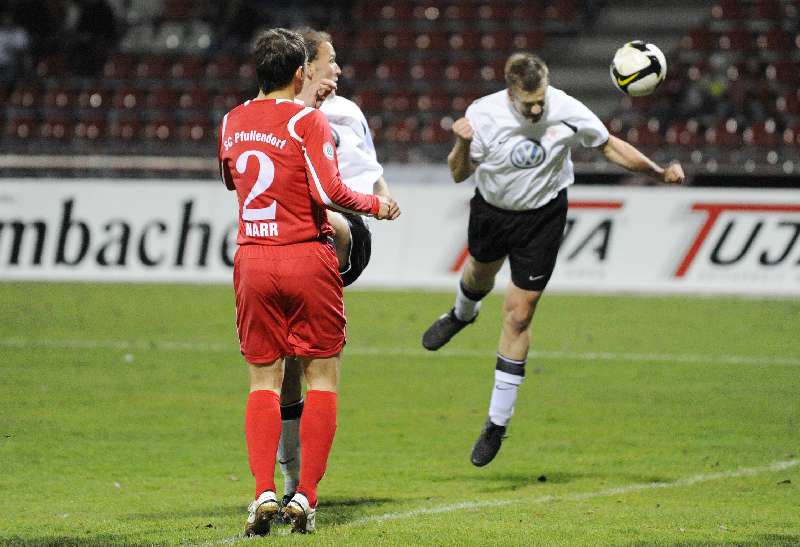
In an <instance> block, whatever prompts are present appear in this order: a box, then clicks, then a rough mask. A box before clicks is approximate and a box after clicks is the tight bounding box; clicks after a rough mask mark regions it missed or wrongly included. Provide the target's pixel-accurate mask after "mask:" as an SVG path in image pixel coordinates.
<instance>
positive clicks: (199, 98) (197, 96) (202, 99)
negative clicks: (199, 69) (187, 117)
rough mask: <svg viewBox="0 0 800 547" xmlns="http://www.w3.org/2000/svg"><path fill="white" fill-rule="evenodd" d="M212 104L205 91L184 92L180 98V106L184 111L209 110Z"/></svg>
mask: <svg viewBox="0 0 800 547" xmlns="http://www.w3.org/2000/svg"><path fill="white" fill-rule="evenodd" d="M210 104H211V102H210V99H209V96H208V92H207V91H206V90H205V89H200V88H196V89H192V90H187V91H184V92H183V93H181V94H180V97H178V106H179V107H180V108H181V109H182V110H187V111H197V110H208V107H209V106H210Z"/></svg>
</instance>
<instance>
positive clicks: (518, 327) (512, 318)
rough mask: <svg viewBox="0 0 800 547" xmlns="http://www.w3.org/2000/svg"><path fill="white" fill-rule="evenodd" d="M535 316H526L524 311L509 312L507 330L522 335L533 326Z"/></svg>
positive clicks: (506, 317) (506, 315)
mask: <svg viewBox="0 0 800 547" xmlns="http://www.w3.org/2000/svg"><path fill="white" fill-rule="evenodd" d="M532 318H533V314H526V313H525V312H524V311H523V310H516V309H514V310H509V311H507V312H506V314H505V317H504V322H505V326H506V329H507V330H509V331H511V332H512V333H513V334H522V333H524V332H526V331H527V330H528V327H530V325H531V319H532Z"/></svg>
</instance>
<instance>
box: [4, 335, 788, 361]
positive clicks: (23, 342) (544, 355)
mask: <svg viewBox="0 0 800 547" xmlns="http://www.w3.org/2000/svg"><path fill="white" fill-rule="evenodd" d="M0 347H6V348H17V349H37V348H39V349H74V350H78V349H109V350H119V351H188V352H198V353H211V352H232V353H235V352H237V349H238V348H237V347H236V345H235V343H219V342H200V341H185V342H174V341H169V340H165V341H161V340H152V341H150V340H130V341H128V340H29V339H24V338H2V339H0ZM344 353H345V355H365V356H371V355H376V356H380V355H385V356H403V357H418V358H473V357H487V356H489V357H491V356H492V352H491V351H488V350H487V351H483V350H462V349H446V350H442V351H437V352H432V351H426V350H423V349H416V348H399V347H394V348H382V347H363V346H362V347H359V346H346V347H345V350H344ZM529 358H530V359H531V360H536V359H541V360H551V361H569V360H575V361H633V362H637V363H638V362H645V363H704V364H721V365H789V366H800V358H797V357H768V356H746V355H697V354H683V353H626V352H570V351H536V350H532V351H531V352H530V353H529Z"/></svg>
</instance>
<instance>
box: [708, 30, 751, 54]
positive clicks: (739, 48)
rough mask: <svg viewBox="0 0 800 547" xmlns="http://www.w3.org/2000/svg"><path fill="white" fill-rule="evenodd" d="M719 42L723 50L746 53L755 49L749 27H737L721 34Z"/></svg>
mask: <svg viewBox="0 0 800 547" xmlns="http://www.w3.org/2000/svg"><path fill="white" fill-rule="evenodd" d="M717 44H718V45H719V48H720V49H722V50H732V51H736V52H741V53H746V52H748V51H751V50H752V49H753V46H754V43H753V39H752V37H751V35H750V33H749V32H748V31H747V29H745V28H742V27H735V28H732V29H730V30H729V31H727V32H724V33H722V34H720V35H719V38H718V39H717Z"/></svg>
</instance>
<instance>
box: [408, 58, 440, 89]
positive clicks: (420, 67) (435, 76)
mask: <svg viewBox="0 0 800 547" xmlns="http://www.w3.org/2000/svg"><path fill="white" fill-rule="evenodd" d="M444 69H445V64H444V61H442V60H441V59H440V58H438V57H435V58H429V59H423V60H422V61H420V62H419V63H417V64H415V65H414V66H412V67H411V70H410V74H411V78H412V79H414V80H420V81H423V82H427V83H435V82H438V81H440V80H442V79H444Z"/></svg>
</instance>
